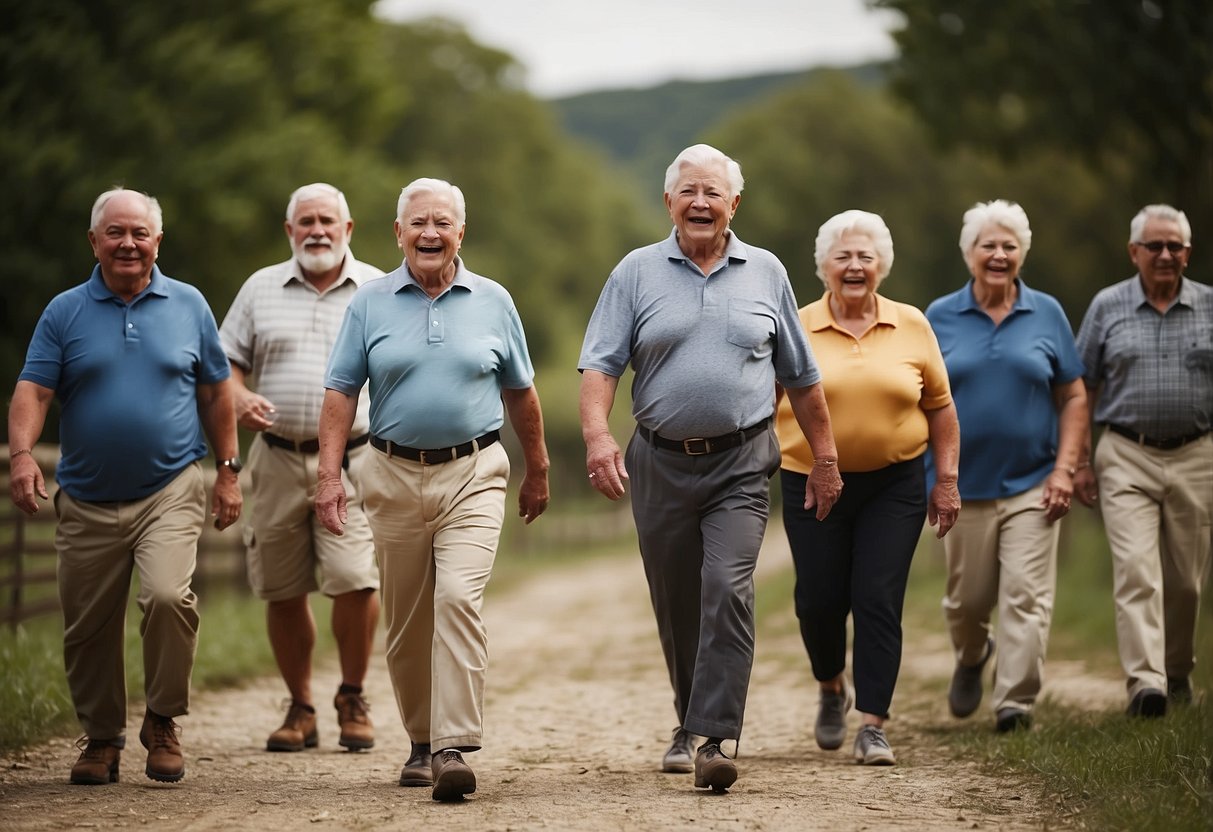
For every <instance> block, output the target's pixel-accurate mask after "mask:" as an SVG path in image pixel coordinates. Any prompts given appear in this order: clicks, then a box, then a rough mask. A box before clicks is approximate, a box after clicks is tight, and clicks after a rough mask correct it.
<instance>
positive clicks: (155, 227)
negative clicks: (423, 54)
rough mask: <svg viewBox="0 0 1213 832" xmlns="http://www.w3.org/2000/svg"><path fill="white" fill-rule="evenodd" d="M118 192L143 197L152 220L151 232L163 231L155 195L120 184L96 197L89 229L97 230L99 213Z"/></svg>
mask: <svg viewBox="0 0 1213 832" xmlns="http://www.w3.org/2000/svg"><path fill="white" fill-rule="evenodd" d="M119 194H138V195H139V196H141V197H143V198H144V200H146V201H147V213H148V217H149V218H150V219H151V221H152V234H159V233H160V232H162V231H164V212H163V211H161V210H160V203H159V202H157V201H156V197H154V196H149V195H148V194H145V193H144V192H143V191H133V190H131V189H129V188H123V187H122V186H121V185H115V186H114V187H112V188H110V189H109V190H108V191H105V192H104V193H102V194H101V196H99V197H97V199H96V201H95V202H94V203H93V211H92V213H91V214H90V215H89V222H88V230H89V231H96V230H97V225H98V223H100V222H101V214H102V212H103V211H105V206H106V205H109V202H110V200H111V199H113V198H114V197H116V196H118V195H119Z"/></svg>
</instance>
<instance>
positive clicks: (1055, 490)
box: [1040, 468, 1078, 523]
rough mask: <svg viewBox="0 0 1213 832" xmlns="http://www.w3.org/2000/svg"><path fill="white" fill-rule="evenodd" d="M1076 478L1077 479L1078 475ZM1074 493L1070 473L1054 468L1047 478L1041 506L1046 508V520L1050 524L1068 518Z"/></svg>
mask: <svg viewBox="0 0 1213 832" xmlns="http://www.w3.org/2000/svg"><path fill="white" fill-rule="evenodd" d="M1074 476H1075V478H1076V477H1077V476H1078V475H1077V473H1076V474H1075V475H1074ZM1073 493H1074V480H1073V479H1071V477H1070V472H1069V471H1064V470H1062V469H1061V468H1054V469H1053V470H1052V471H1051V472H1050V473H1049V476H1047V477H1045V486H1044V494H1043V496H1042V497H1041V499H1040V504H1041V505H1042V506H1044V507H1045V518H1046V519H1047V520H1048V521H1049V522H1050V523H1053V522H1056V521H1058V520H1060V519H1061V518H1063V517H1065V516H1066V513H1067V512H1068V511H1069V510H1070V497H1071V495H1072V494H1073Z"/></svg>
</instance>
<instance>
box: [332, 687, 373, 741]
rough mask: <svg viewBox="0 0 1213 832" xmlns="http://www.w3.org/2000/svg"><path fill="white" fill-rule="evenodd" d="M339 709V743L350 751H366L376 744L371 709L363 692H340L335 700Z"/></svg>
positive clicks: (334, 704) (334, 705)
mask: <svg viewBox="0 0 1213 832" xmlns="http://www.w3.org/2000/svg"><path fill="white" fill-rule="evenodd" d="M333 707H334V708H336V709H337V724H338V725H340V726H341V739H339V740H337V744H338V745H340V746H343V747H345V748H348V749H349V750H350V751H365V750H366V749H368V748H372V747H374V745H375V727H374V726H373V725H371V716H370V713H369V712H370V710H371V706H370V705H368V704H367V701H366V699H364V698H363V696H362V694H361V693H339V694H337V698H336V699H334V700H333Z"/></svg>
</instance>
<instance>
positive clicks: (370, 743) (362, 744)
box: [337, 737, 375, 751]
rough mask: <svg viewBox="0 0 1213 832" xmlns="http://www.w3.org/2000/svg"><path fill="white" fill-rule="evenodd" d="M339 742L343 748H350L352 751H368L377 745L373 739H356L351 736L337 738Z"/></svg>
mask: <svg viewBox="0 0 1213 832" xmlns="http://www.w3.org/2000/svg"><path fill="white" fill-rule="evenodd" d="M337 744H338V745H340V746H341V747H342V748H348V749H349V750H350V751H366V750H368V749H371V748H374V747H375V741H374V740H373V739H372V740H356V739H351V738H349V737H342V738H341V739H339V740H337Z"/></svg>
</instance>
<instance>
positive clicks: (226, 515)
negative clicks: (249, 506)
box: [211, 468, 244, 531]
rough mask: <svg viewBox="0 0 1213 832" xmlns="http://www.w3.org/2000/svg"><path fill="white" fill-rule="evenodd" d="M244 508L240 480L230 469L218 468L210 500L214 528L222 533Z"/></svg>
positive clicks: (237, 518)
mask: <svg viewBox="0 0 1213 832" xmlns="http://www.w3.org/2000/svg"><path fill="white" fill-rule="evenodd" d="M243 507H244V495H243V494H241V492H240V479H239V477H237V476H236V474H234V473H232V471H231V469H230V468H220V469H219V471H218V472H217V473H216V474H215V493H214V496H213V498H212V499H211V517H214V518H215V528H216V529H219V530H220V531H223V530H224V529H226V528H227V527H228V526H230V525H232V524H233V523H235V522H236V521H237V520H239V519H240V509H241V508H243Z"/></svg>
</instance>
